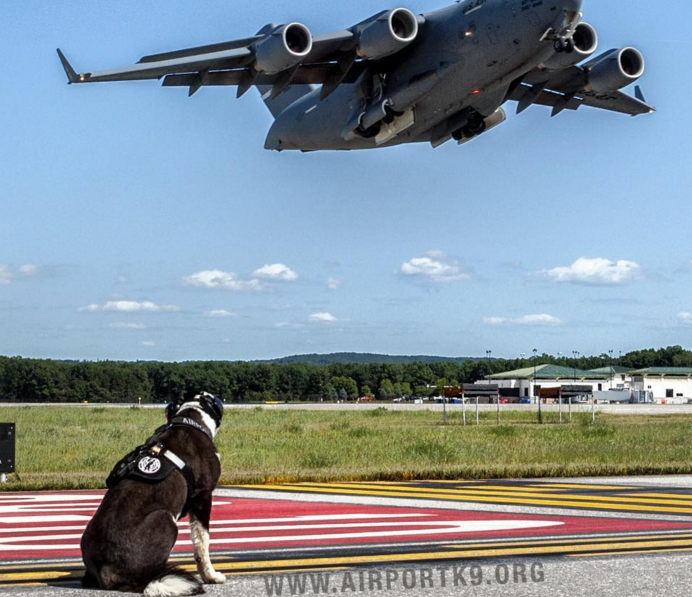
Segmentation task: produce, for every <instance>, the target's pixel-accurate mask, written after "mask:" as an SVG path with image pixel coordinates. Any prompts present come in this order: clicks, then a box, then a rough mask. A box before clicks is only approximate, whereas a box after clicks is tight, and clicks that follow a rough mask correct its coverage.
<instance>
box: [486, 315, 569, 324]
mask: <svg viewBox="0 0 692 597" xmlns="http://www.w3.org/2000/svg"><path fill="white" fill-rule="evenodd" d="M483 323H484V324H485V325H518V326H521V325H525V326H540V325H546V326H553V325H561V324H562V320H561V319H559V318H558V317H554V316H552V315H549V314H548V313H539V314H536V315H524V316H522V317H514V318H512V317H484V318H483Z"/></svg>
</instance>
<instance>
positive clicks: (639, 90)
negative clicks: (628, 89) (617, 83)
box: [634, 85, 646, 103]
mask: <svg viewBox="0 0 692 597" xmlns="http://www.w3.org/2000/svg"><path fill="white" fill-rule="evenodd" d="M634 96H635V97H636V98H637V99H638V100H639V101H640V102H644V103H646V98H645V97H644V92H643V91H642V88H641V87H639V85H637V86H636V87H635V88H634Z"/></svg>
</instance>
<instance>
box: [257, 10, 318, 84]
mask: <svg viewBox="0 0 692 597" xmlns="http://www.w3.org/2000/svg"><path fill="white" fill-rule="evenodd" d="M311 51H312V33H310V30H309V29H308V28H307V27H306V26H305V25H301V24H300V23H291V24H290V25H281V27H277V28H276V29H274V31H272V32H271V33H270V34H269V35H268V36H267V37H265V38H264V39H262V40H260V41H259V42H257V44H256V45H255V69H256V70H257V71H259V72H261V73H264V74H267V75H276V74H278V73H280V72H281V71H284V70H286V69H289V68H291V67H293V66H296V65H297V64H299V63H300V62H301V61H302V60H303V59H304V58H305V57H306V56H307V55H308V54H309V53H310V52H311Z"/></svg>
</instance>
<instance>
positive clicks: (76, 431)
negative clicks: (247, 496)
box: [0, 407, 692, 490]
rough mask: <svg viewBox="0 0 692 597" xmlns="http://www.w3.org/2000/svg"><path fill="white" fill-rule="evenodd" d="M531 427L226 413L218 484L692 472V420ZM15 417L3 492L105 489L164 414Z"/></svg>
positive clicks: (515, 421)
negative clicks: (12, 463) (11, 467)
mask: <svg viewBox="0 0 692 597" xmlns="http://www.w3.org/2000/svg"><path fill="white" fill-rule="evenodd" d="M556 417H557V415H553V414H551V415H548V416H547V419H548V420H549V421H553V422H552V423H551V424H545V425H542V426H539V425H537V424H536V422H535V415H533V414H531V413H518V412H507V413H504V414H503V423H504V424H503V425H501V426H496V425H495V415H494V414H493V413H486V414H483V415H482V417H481V425H480V426H479V427H475V426H469V427H462V426H460V425H459V424H458V421H454V422H453V423H450V424H448V425H447V426H443V425H442V424H441V416H440V414H439V413H433V412H427V411H420V412H405V411H404V412H402V411H387V410H384V409H378V410H373V411H365V412H355V413H354V412H339V411H328V412H320V411H285V410H284V411H273V410H267V409H261V408H257V409H252V410H231V409H228V410H227V411H226V416H225V417H224V424H223V426H222V428H221V431H220V432H219V435H218V436H217V442H216V443H217V446H218V448H219V451H220V452H221V455H222V469H223V472H222V479H221V482H222V483H224V484H230V483H233V484H237V483H263V482H272V483H273V482H281V481H286V482H288V481H291V482H295V481H334V480H405V479H465V478H466V479H478V478H511V477H514V478H519V477H550V476H553V477H554V476H582V475H611V474H658V473H660V474H674V473H692V442H690V437H691V436H692V418H691V417H689V416H685V415H669V416H660V415H659V416H651V417H648V416H637V415H631V416H617V415H605V414H600V415H599V416H598V418H597V421H596V424H595V425H591V424H590V416H589V415H577V416H576V417H575V421H574V422H573V423H572V424H571V425H567V424H565V425H557V424H555V423H554V421H555V419H556ZM0 421H2V422H15V423H16V424H17V455H16V466H17V472H18V475H10V476H9V482H8V483H7V484H6V485H4V486H1V487H0V489H3V490H20V489H21V490H33V489H94V488H101V487H104V486H105V485H104V482H105V478H106V476H107V475H108V473H109V471H110V470H111V468H112V467H113V465H114V464H115V462H117V461H118V460H119V459H120V458H121V457H122V456H124V455H125V454H126V453H127V452H129V451H130V450H131V449H132V448H134V447H135V446H137V445H139V444H141V443H143V442H144V441H145V440H146V438H147V437H149V435H150V434H151V433H152V432H153V430H154V429H155V428H156V427H157V426H159V425H160V424H162V423H163V422H164V420H163V411H162V410H161V411H158V410H151V409H135V408H132V409H121V408H84V409H81V408H74V407H73V408H61V407H22V408H14V407H8V408H2V409H0Z"/></svg>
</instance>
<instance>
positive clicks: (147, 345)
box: [142, 340, 156, 348]
mask: <svg viewBox="0 0 692 597" xmlns="http://www.w3.org/2000/svg"><path fill="white" fill-rule="evenodd" d="M142 346H146V347H147V348H152V347H153V346H156V342H154V341H153V340H145V341H144V342H142Z"/></svg>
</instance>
